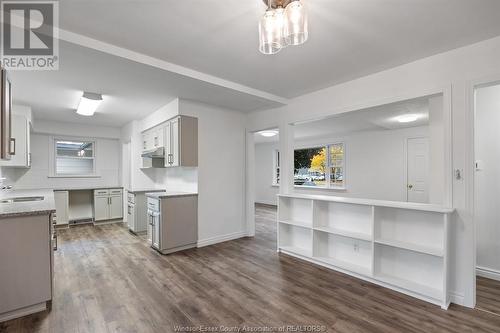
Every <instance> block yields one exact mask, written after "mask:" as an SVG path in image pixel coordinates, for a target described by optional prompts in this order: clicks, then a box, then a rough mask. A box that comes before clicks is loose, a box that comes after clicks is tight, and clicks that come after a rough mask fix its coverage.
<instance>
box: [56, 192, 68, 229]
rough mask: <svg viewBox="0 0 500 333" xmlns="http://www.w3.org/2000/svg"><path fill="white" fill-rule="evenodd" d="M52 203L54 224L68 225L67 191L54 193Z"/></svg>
mask: <svg viewBox="0 0 500 333" xmlns="http://www.w3.org/2000/svg"><path fill="white" fill-rule="evenodd" d="M54 201H55V204H56V223H57V225H60V224H68V223H69V192H68V191H55V192H54Z"/></svg>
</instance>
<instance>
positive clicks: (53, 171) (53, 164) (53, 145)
mask: <svg viewBox="0 0 500 333" xmlns="http://www.w3.org/2000/svg"><path fill="white" fill-rule="evenodd" d="M59 141H73V142H79V141H81V142H89V143H92V157H84V158H82V157H71V156H62V157H63V158H68V159H91V160H92V161H93V163H92V173H89V174H59V173H57V157H58V156H57V142H59ZM49 145H50V149H49V152H50V156H49V164H50V176H49V178H98V177H100V176H99V175H98V174H97V140H96V139H95V138H81V137H59V136H58V137H51V138H50V140H49Z"/></svg>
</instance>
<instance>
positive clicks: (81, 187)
mask: <svg viewBox="0 0 500 333" xmlns="http://www.w3.org/2000/svg"><path fill="white" fill-rule="evenodd" d="M112 188H121V189H122V188H123V186H77V187H57V188H53V189H50V190H52V191H91V190H105V189H112Z"/></svg>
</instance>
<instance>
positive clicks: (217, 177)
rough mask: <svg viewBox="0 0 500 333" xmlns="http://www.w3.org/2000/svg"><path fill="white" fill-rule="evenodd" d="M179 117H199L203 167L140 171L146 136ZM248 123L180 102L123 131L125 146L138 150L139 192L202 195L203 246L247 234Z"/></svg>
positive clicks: (200, 163) (241, 116)
mask: <svg viewBox="0 0 500 333" xmlns="http://www.w3.org/2000/svg"><path fill="white" fill-rule="evenodd" d="M179 114H181V115H187V116H193V117H197V118H198V167H197V168H168V169H150V170H140V165H141V157H140V152H141V150H142V142H141V132H142V131H143V130H145V129H148V128H151V127H154V126H156V125H158V124H160V123H161V122H163V121H165V120H167V119H169V118H172V117H174V116H175V115H179ZM245 121H246V115H245V114H242V113H239V112H235V111H231V110H225V109H221V108H218V107H214V106H209V105H205V104H200V103H194V102H190V101H184V100H174V101H173V102H171V103H169V104H167V105H166V106H164V107H162V108H160V109H159V110H157V111H156V112H154V113H153V114H151V115H150V116H149V117H146V118H145V119H143V120H141V121H136V122H133V123H131V124H128V125H127V126H125V127H124V128H122V132H121V134H122V135H121V140H122V142H131V145H132V161H131V169H132V187H133V188H137V187H140V188H143V187H153V188H159V189H164V188H166V189H169V190H179V191H197V192H198V195H199V196H198V219H199V220H198V243H199V245H200V246H203V245H208V244H212V243H217V242H220V241H224V240H229V239H233V238H238V237H242V236H244V235H246V223H245V211H244V204H245Z"/></svg>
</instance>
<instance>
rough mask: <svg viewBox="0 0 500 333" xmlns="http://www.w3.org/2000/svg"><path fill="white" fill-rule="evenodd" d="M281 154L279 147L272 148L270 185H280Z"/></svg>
mask: <svg viewBox="0 0 500 333" xmlns="http://www.w3.org/2000/svg"><path fill="white" fill-rule="evenodd" d="M280 159H281V154H280V151H279V149H274V150H273V181H272V183H271V186H280V182H279V180H280V179H281V160H280Z"/></svg>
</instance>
